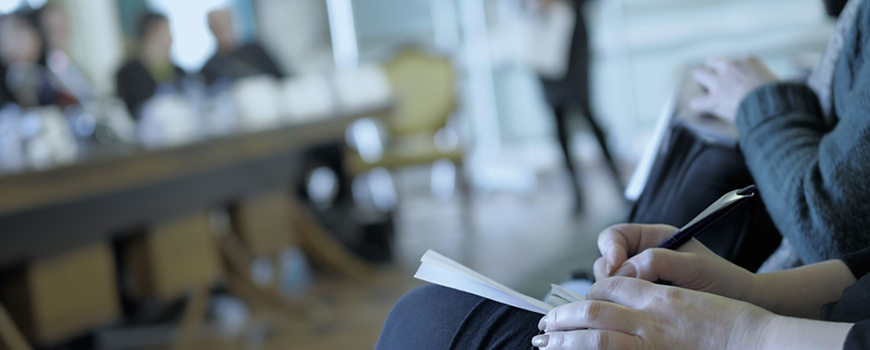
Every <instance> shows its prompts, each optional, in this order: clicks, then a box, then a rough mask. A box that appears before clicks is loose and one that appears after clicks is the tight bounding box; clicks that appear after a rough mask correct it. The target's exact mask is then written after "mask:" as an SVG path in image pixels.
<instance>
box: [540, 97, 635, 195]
mask: <svg viewBox="0 0 870 350" xmlns="http://www.w3.org/2000/svg"><path fill="white" fill-rule="evenodd" d="M578 107H580V112H582V116H583V117H584V119H586V124H587V125H589V128H590V129H592V133H593V134H595V140H597V141H598V145H599V146H600V147H601V153H602V154H603V155H604V159H605V161H606V162H607V166H608V168H610V171H611V172H613V179H614V182H615V183H616V186H617V187H618V188H619V190H620V191H622V190H623V189H624V186H623V184H622V180H621V179H620V176H619V169H618V168H617V166H616V162H614V160H613V156H612V155H611V154H610V150H609V149H608V147H607V137H606V136H605V135H604V130H602V129H601V127H600V126H598V123H597V122H596V121H595V118H594V117H593V116H592V110H591V109H590V108H589V107H588V104H581V105H580V106H578ZM569 112H570V111H569V109H568V108H567V107H566V106H564V105H557V106H553V117H555V119H556V134H557V136H558V138H559V146H560V147H561V149H562V155H564V157H565V166H566V167H567V168H568V173H570V174H571V185H572V188H573V189H574V194H575V196H576V197H577V200H578V201H579V200H580V192H581V191H580V185H579V183H578V182H577V181H578V179H579V173H578V172H577V169H576V168H575V167H574V161H573V160H574V154H573V152H572V151H571V132H570V129H569V127H568V118H569V116H570V115H572V114H571V113H569Z"/></svg>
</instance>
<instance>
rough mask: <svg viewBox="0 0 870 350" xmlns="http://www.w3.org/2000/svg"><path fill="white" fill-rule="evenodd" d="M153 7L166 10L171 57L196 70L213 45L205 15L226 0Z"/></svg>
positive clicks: (166, 0)
mask: <svg viewBox="0 0 870 350" xmlns="http://www.w3.org/2000/svg"><path fill="white" fill-rule="evenodd" d="M0 1H2V0H0ZM149 3H150V4H151V6H153V7H154V9H156V10H158V11H160V12H163V13H164V14H166V17H168V18H169V25H170V27H171V28H172V37H173V40H174V42H173V44H172V59H173V60H174V61H175V63H176V64H177V65H179V66H180V67H181V68H184V69H185V70H187V71H190V72H193V71H197V70H199V69H200V68H201V67H202V65H203V64H205V61H206V60H208V58H209V57H210V56H211V54H212V53H213V52H214V50H215V46H216V45H217V44H216V43H215V41H214V38H212V36H211V33H210V32H209V30H208V24H207V23H206V18H205V17H206V15H207V14H208V12H209V11H211V10H212V9H215V8H219V7H225V6H229V5H230V4H229V1H228V0H185V1H178V0H149Z"/></svg>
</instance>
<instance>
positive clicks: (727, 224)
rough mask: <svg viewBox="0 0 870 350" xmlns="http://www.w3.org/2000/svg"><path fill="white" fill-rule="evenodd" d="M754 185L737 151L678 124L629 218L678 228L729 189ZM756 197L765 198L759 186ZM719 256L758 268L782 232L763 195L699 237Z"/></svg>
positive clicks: (773, 247) (775, 245)
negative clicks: (710, 140) (704, 139)
mask: <svg viewBox="0 0 870 350" xmlns="http://www.w3.org/2000/svg"><path fill="white" fill-rule="evenodd" d="M753 183H754V180H753V179H752V175H751V174H750V172H749V169H748V168H747V167H746V163H745V161H744V159H743V154H742V153H741V152H740V150H739V149H735V148H732V147H724V146H718V145H714V144H709V143H707V142H705V141H703V140H701V139H699V138H698V137H697V136H695V134H694V133H693V132H692V131H690V130H688V129H686V128H683V127H681V126H676V127H674V128H673V130H672V134H671V137H670V141H669V144H668V151H667V153H666V154H665V155H664V157H662V158H659V160H658V163H657V164H655V165H654V166H653V169H652V172H651V175H650V178H649V180H648V181H647V184H646V186H645V188H644V191H643V193H642V194H641V196H640V198H638V201H637V202H636V203H635V205H634V207H633V208H632V211H631V214H630V215H629V220H628V221H629V222H635V223H648V224H668V225H672V226H676V227H681V226H683V225H685V224H686V223H688V222H689V221H691V220H692V219H693V218H694V217H695V216H696V215H698V214H699V213H701V211H703V210H704V208H706V207H707V206H708V205H710V204H712V203H713V202H715V201H716V200H717V199H719V197H721V196H722V195H724V194H725V193H727V192H728V191H731V190H734V189H737V188H743V187H746V186H748V185H751V184H753ZM760 196H764V191H763V189H762V191H761V193H760ZM698 239H699V240H700V241H701V242H702V243H704V245H706V246H707V247H709V248H710V249H711V250H713V251H714V252H716V254H719V255H720V256H722V257H724V258H726V259H728V260H730V261H731V262H733V263H735V264H737V265H740V266H741V267H743V268H745V269H747V270H750V271H756V270H757V269H758V267H759V266H761V264H762V263H763V262H764V260H765V259H767V257H768V256H770V254H771V253H773V251H774V250H776V247H778V246H779V242H780V240H781V236H780V234H779V231H778V230H777V229H776V226H774V224H773V221H772V220H771V218H770V216H769V215H768V214H767V209H766V208H765V206H764V203H763V202H762V201H761V198H756V199H753V200H751V201H749V202H748V203H746V204H743V205H742V206H741V207H738V208H736V209H734V210H733V211H732V212H731V213H729V214H728V215H726V216H725V217H724V218H722V219H720V220H719V221H718V222H716V223H714V224H713V225H711V226H710V227H709V228H707V229H706V230H705V232H704V233H703V234H702V235H701V236H699V237H698Z"/></svg>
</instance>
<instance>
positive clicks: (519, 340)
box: [375, 285, 543, 350]
mask: <svg viewBox="0 0 870 350" xmlns="http://www.w3.org/2000/svg"><path fill="white" fill-rule="evenodd" d="M541 317H543V315H540V314H536V313H533V312H528V311H525V310H521V309H517V308H514V307H511V306H507V305H504V304H500V303H497V302H494V301H492V300H488V299H484V298H481V297H478V296H476V295H472V294H468V293H465V292H460V291H457V290H454V289H450V288H445V287H441V286H437V285H428V286H425V287H421V288H417V289H415V290H413V291H411V292H409V293H408V294H405V296H404V297H402V299H401V300H399V302H398V303H396V305H395V306H393V310H392V311H390V315H389V316H388V317H387V322H386V323H385V324H384V328H383V330H382V331H381V336H380V338H379V339H378V344H377V346H375V349H376V350H408V349H414V350H429V349H431V350H436V349H437V350H444V349H462V350H466V349H481V350H483V349H492V350H495V349H499V350H511V349H523V350H527V349H534V348H533V347H532V337H534V336H535V335H537V334H539V333H540V332H539V331H538V321H539V320H540V319H541Z"/></svg>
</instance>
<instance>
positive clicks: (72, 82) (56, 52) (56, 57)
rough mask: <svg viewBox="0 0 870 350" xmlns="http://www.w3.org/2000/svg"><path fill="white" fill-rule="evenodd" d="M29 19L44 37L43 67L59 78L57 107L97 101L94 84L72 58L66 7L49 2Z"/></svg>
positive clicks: (55, 2) (41, 61)
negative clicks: (71, 103)
mask: <svg viewBox="0 0 870 350" xmlns="http://www.w3.org/2000/svg"><path fill="white" fill-rule="evenodd" d="M29 17H30V19H31V22H32V23H33V25H34V26H36V28H37V29H38V30H39V32H40V33H41V35H42V38H43V47H42V57H40V64H42V65H43V66H45V67H46V68H48V70H49V71H50V72H51V73H52V75H53V76H54V77H55V78H56V79H55V80H56V82H55V85H56V86H57V91H58V93H57V95H58V96H57V99H58V100H59V101H60V102H59V103H58V104H61V105H65V104H68V103H69V102H75V101H76V100H78V101H80V102H83V101H90V100H93V99H95V98H96V92H95V90H94V87H93V85H92V84H91V82H90V81H89V80H88V79H87V78H86V77H85V75H84V74H83V73H82V71H81V69H79V67H78V66H77V65H76V64H75V62H73V61H72V59H71V58H70V56H69V51H70V47H69V46H70V31H71V26H70V24H69V18H68V17H67V12H66V9H65V8H64V7H63V5H62V4H60V3H59V2H57V1H49V2H48V3H46V4H45V5H44V6H43V7H41V8H39V9H38V10H35V11H33V12H32V13H31V15H30V16H29Z"/></svg>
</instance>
